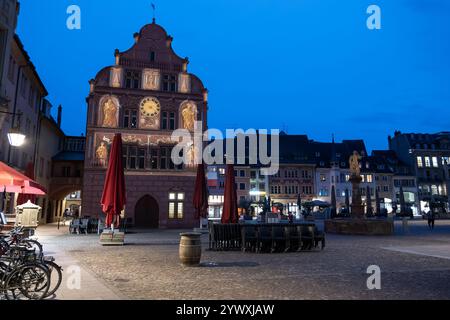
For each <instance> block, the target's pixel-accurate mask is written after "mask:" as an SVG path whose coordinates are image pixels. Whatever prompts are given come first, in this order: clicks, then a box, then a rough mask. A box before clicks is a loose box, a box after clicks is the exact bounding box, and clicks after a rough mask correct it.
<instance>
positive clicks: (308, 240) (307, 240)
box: [299, 225, 314, 250]
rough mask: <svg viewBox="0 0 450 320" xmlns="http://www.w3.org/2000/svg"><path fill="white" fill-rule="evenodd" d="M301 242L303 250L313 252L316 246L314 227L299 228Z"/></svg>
mask: <svg viewBox="0 0 450 320" xmlns="http://www.w3.org/2000/svg"><path fill="white" fill-rule="evenodd" d="M299 229H300V234H301V241H302V246H301V249H302V250H311V249H312V247H313V245H314V226H308V225H304V226H299Z"/></svg>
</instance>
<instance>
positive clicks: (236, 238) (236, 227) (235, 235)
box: [231, 223, 242, 250]
mask: <svg viewBox="0 0 450 320" xmlns="http://www.w3.org/2000/svg"><path fill="white" fill-rule="evenodd" d="M231 229H232V238H231V240H232V244H231V246H232V249H234V250H239V249H241V243H242V234H241V225H240V224H239V223H235V224H232V225H231Z"/></svg>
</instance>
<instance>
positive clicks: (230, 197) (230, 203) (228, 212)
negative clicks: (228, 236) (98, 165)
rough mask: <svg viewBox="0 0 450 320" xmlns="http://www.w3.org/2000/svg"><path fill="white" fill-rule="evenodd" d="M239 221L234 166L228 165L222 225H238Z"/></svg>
mask: <svg viewBox="0 0 450 320" xmlns="http://www.w3.org/2000/svg"><path fill="white" fill-rule="evenodd" d="M238 220H239V218H238V207H237V194H236V183H235V179H234V166H233V165H232V164H227V168H226V177H225V193H224V201H223V212H222V223H237V222H238Z"/></svg>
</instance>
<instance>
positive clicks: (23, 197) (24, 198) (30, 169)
mask: <svg viewBox="0 0 450 320" xmlns="http://www.w3.org/2000/svg"><path fill="white" fill-rule="evenodd" d="M25 175H26V176H27V177H28V178H30V179H31V180H34V164H33V163H32V162H29V163H28V164H27V168H26V170H25ZM28 200H29V201H30V202H31V203H36V195H34V194H28V193H24V192H21V193H20V194H19V196H18V198H17V205H21V204H24V203H27V202H28Z"/></svg>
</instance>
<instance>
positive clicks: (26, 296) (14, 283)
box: [3, 264, 50, 300]
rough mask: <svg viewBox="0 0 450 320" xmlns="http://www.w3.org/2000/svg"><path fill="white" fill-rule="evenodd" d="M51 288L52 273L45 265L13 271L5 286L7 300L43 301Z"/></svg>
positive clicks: (34, 265)
mask: <svg viewBox="0 0 450 320" xmlns="http://www.w3.org/2000/svg"><path fill="white" fill-rule="evenodd" d="M49 288H50V273H49V271H48V268H47V267H46V266H45V265H41V264H29V265H25V266H22V267H20V268H19V269H17V270H15V271H13V272H12V273H11V274H10V275H9V276H8V277H7V279H6V281H5V284H4V288H3V290H4V295H5V296H6V299H7V300H42V299H44V298H45V297H46V296H47V292H48V289H49Z"/></svg>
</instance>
